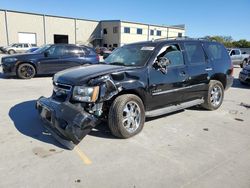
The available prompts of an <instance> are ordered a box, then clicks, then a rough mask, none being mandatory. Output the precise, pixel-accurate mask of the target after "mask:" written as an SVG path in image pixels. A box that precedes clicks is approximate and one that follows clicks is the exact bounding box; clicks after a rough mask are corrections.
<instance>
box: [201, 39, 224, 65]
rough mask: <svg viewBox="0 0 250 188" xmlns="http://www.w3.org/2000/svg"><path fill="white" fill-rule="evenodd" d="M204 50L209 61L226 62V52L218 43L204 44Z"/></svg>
mask: <svg viewBox="0 0 250 188" xmlns="http://www.w3.org/2000/svg"><path fill="white" fill-rule="evenodd" d="M204 46H205V50H206V52H207V54H208V57H209V59H211V60H212V61H214V60H228V59H229V58H228V52H227V50H226V49H225V48H224V46H222V45H221V44H218V43H205V45H204Z"/></svg>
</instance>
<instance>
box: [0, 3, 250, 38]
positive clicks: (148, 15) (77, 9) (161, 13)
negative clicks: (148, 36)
mask: <svg viewBox="0 0 250 188" xmlns="http://www.w3.org/2000/svg"><path fill="white" fill-rule="evenodd" d="M0 9H9V10H17V11H25V12H34V13H41V14H51V15H58V16H68V17H77V18H85V19H94V20H106V19H116V20H117V19H119V20H126V21H135V22H143V23H150V24H159V25H177V24H185V25H186V31H187V33H186V35H187V36H189V37H203V36H206V35H223V36H232V37H233V39H235V40H239V39H247V40H250V0H238V1H231V0H209V1H208V0H203V1H202V0H189V1H184V0H183V1H181V0H179V1H173V0H171V1H168V0H124V1H120V0H92V1H89V0H88V1H84V0H70V1H69V0H65V1H62V0H41V1H37V0H24V1H20V0H0Z"/></svg>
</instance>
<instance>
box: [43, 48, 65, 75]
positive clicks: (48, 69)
mask: <svg viewBox="0 0 250 188" xmlns="http://www.w3.org/2000/svg"><path fill="white" fill-rule="evenodd" d="M64 50H65V49H64V46H63V45H53V46H51V47H50V48H49V49H48V50H47V51H46V52H45V54H44V58H42V59H41V60H40V62H39V67H40V72H41V73H43V74H54V73H56V72H58V71H60V70H62V56H63V54H64Z"/></svg>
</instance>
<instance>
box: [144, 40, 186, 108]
mask: <svg viewBox="0 0 250 188" xmlns="http://www.w3.org/2000/svg"><path fill="white" fill-rule="evenodd" d="M157 57H165V58H167V59H168V60H169V61H170V65H168V66H167V67H166V73H163V72H161V71H160V70H159V69H157V68H155V67H151V68H150V70H149V92H150V97H151V100H150V101H151V102H150V107H149V108H150V109H149V110H154V109H158V108H162V107H166V106H169V105H173V104H178V103H180V102H181V101H182V98H183V94H184V87H185V85H186V82H187V79H188V74H187V67H186V65H185V63H184V58H183V54H182V51H181V48H180V45H179V44H178V43H175V44H169V45H167V46H164V47H163V48H162V49H161V50H160V51H159V53H158V56H157ZM156 59H157V58H156Z"/></svg>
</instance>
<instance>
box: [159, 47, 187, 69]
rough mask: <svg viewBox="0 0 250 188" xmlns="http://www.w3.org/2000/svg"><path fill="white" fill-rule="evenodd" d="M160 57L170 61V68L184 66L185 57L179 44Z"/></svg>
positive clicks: (167, 49)
mask: <svg viewBox="0 0 250 188" xmlns="http://www.w3.org/2000/svg"><path fill="white" fill-rule="evenodd" d="M158 57H165V58H167V59H169V60H170V63H171V64H170V65H169V66H168V67H171V66H179V65H184V60H183V55H182V52H181V50H180V47H179V45H177V44H172V45H170V46H168V47H167V48H166V50H165V51H164V52H163V53H161V54H160V55H159V56H158Z"/></svg>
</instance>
